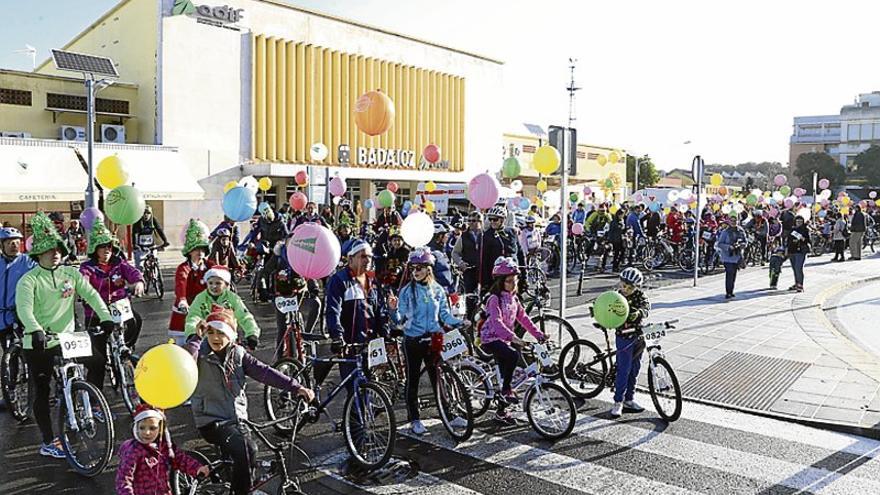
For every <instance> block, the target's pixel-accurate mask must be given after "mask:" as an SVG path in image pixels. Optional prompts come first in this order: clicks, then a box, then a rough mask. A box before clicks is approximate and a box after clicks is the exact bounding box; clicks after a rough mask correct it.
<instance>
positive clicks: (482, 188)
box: [468, 173, 501, 210]
mask: <svg viewBox="0 0 880 495" xmlns="http://www.w3.org/2000/svg"><path fill="white" fill-rule="evenodd" d="M499 196H501V191H500V185H499V184H498V181H497V180H496V179H495V177H493V176H491V175H489V174H486V173H484V174H479V175H477V176H475V177H474V178H473V179H471V181H470V182H469V183H468V199H470V200H471V203H472V204H473V205H474V206H476V207H477V208H479V209H481V210H485V209H487V208H491V207H492V206H494V205H495V203H497V202H498V197H499Z"/></svg>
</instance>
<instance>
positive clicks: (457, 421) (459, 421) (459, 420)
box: [449, 416, 468, 428]
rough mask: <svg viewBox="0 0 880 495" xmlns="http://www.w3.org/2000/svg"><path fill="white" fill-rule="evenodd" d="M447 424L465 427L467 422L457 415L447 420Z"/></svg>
mask: <svg viewBox="0 0 880 495" xmlns="http://www.w3.org/2000/svg"><path fill="white" fill-rule="evenodd" d="M449 425H450V426H452V427H453V428H467V425H468V422H467V420H466V419H464V418H462V417H461V416H457V417H456V418H454V419H453V420H452V421H450V422H449Z"/></svg>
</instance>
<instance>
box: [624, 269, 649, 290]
mask: <svg viewBox="0 0 880 495" xmlns="http://www.w3.org/2000/svg"><path fill="white" fill-rule="evenodd" d="M620 280H622V281H623V282H626V283H628V284H630V285H635V286H636V287H638V286H640V285H642V282H644V280H645V277H644V276H643V275H642V272H640V271H639V269H638V268H632V267H630V268H624V270H623V271H622V272H620Z"/></svg>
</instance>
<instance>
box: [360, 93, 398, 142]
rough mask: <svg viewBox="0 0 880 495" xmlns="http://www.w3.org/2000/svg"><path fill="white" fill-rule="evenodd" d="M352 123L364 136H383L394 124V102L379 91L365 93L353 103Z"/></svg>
mask: <svg viewBox="0 0 880 495" xmlns="http://www.w3.org/2000/svg"><path fill="white" fill-rule="evenodd" d="M354 123H355V124H357V126H358V129H360V130H361V132H363V133H364V134H367V135H370V136H378V135H379V134H383V133H384V132H385V131H387V130H388V129H390V128H391V125H392V124H394V102H393V101H391V98H389V97H388V95H386V94H385V93H383V92H381V91H379V90H376V91H367V92H366V93H364V94H363V95H361V97H360V98H358V99H357V101H356V102H355V103H354Z"/></svg>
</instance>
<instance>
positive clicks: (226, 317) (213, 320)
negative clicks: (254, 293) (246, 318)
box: [206, 304, 238, 341]
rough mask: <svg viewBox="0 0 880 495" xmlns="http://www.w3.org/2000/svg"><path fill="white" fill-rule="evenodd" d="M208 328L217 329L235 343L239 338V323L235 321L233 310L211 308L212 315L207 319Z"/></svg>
mask: <svg viewBox="0 0 880 495" xmlns="http://www.w3.org/2000/svg"><path fill="white" fill-rule="evenodd" d="M206 321H207V322H208V326H210V327H212V328H216V329H217V330H220V331H221V332H223V334H224V335H226V336H227V337H229V340H232V341H234V340H235V337H236V336H237V329H238V322H237V321H236V320H235V313H234V312H233V311H232V310H231V309H227V308H224V307H223V306H218V305H216V304H215V305H213V306H211V314H209V315H208V318H206Z"/></svg>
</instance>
